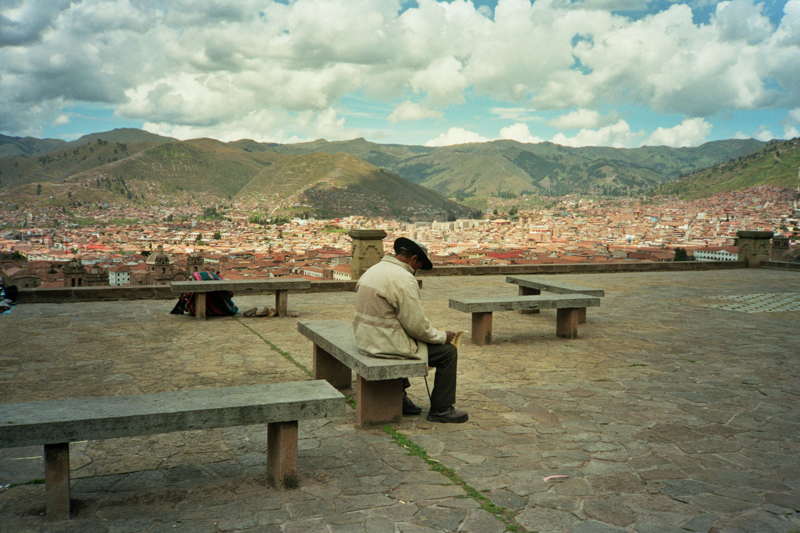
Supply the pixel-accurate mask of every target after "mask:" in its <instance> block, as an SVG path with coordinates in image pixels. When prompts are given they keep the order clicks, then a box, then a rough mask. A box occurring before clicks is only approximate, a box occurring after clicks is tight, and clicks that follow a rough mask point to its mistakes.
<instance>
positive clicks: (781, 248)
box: [769, 235, 789, 261]
mask: <svg viewBox="0 0 800 533" xmlns="http://www.w3.org/2000/svg"><path fill="white" fill-rule="evenodd" d="M788 251H789V237H786V236H785V235H775V236H774V237H773V238H772V248H771V249H770V251H769V260H770V261H783V254H785V253H786V252H788Z"/></svg>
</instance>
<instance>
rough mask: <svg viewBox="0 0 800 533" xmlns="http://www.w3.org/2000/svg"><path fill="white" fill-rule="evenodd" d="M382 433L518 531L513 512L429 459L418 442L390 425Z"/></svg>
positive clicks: (511, 529)
mask: <svg viewBox="0 0 800 533" xmlns="http://www.w3.org/2000/svg"><path fill="white" fill-rule="evenodd" d="M383 431H384V433H386V434H387V435H389V436H390V437H392V439H393V440H394V442H395V444H397V445H398V446H400V447H401V448H405V449H406V450H407V452H408V455H414V456H416V457H419V458H420V459H422V460H423V461H424V462H425V463H426V464H427V465H428V466H429V467H430V469H431V470H433V471H434V472H438V473H440V474H442V475H443V476H444V477H446V478H447V479H449V480H450V481H452V482H453V484H455V485H458V486H459V487H461V488H462V489H464V492H466V493H467V496H468V497H470V498H472V499H473V500H475V501H476V502H477V503H478V505H479V506H480V508H481V509H483V510H484V511H486V512H488V513H491V514H492V516H494V517H495V518H497V519H498V520H500V521H501V522H502V523H503V524H504V525H505V526H506V531H518V530H519V528H518V526H517V525H516V523H515V522H514V513H512V512H511V511H509V510H508V509H506V508H505V507H500V506H498V505H495V504H494V503H493V502H492V501H491V500H490V499H489V498H487V497H486V496H484V495H483V494H481V493H480V492H478V491H477V490H476V489H475V488H474V487H472V486H471V485H470V484H469V483H467V482H466V481H464V480H463V479H462V478H461V477H460V476H459V475H458V474H456V472H455V470H453V469H452V468H448V467H446V466H444V465H443V464H442V463H440V462H439V461H437V460H435V459H431V458H430V456H429V455H428V452H426V451H425V450H424V449H423V448H422V447H421V446H420V445H419V444H417V443H415V442H414V441H412V440H411V439H409V438H408V437H406V436H405V435H403V434H402V433H400V432H399V431H397V430H396V429H394V428H393V427H392V426H384V427H383Z"/></svg>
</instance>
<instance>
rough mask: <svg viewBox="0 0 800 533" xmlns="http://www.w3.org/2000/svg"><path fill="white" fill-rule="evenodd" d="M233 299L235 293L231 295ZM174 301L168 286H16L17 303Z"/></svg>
mask: <svg viewBox="0 0 800 533" xmlns="http://www.w3.org/2000/svg"><path fill="white" fill-rule="evenodd" d="M355 289H356V282H355V281H326V280H321V281H312V282H311V289H310V290H307V291H297V292H339V291H354V290H355ZM233 297H234V298H236V295H235V294H234V295H233ZM171 299H174V300H175V301H176V302H177V301H178V294H175V293H173V292H172V291H170V289H169V285H123V286H120V287H58V288H54V289H20V290H19V295H18V299H17V302H18V303H20V304H26V303H70V302H92V301H103V300H171Z"/></svg>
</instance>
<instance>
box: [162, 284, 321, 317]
mask: <svg viewBox="0 0 800 533" xmlns="http://www.w3.org/2000/svg"><path fill="white" fill-rule="evenodd" d="M169 287H170V290H171V291H172V292H174V293H178V294H183V293H184V292H191V293H192V294H195V295H196V299H195V316H196V317H197V318H200V319H203V318H205V317H206V293H207V292H213V291H233V295H234V296H237V295H239V296H244V295H247V294H248V293H250V294H262V293H265V292H275V309H276V310H277V312H278V316H286V315H287V314H288V308H289V291H299V290H309V289H310V288H311V282H310V281H308V280H306V279H252V280H250V279H236V280H225V279H221V280H209V281H173V282H171V283H170V284H169Z"/></svg>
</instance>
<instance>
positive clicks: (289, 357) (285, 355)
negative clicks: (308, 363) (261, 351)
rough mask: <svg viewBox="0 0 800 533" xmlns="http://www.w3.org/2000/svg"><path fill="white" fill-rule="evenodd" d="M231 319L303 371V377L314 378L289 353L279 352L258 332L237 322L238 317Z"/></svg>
mask: <svg viewBox="0 0 800 533" xmlns="http://www.w3.org/2000/svg"><path fill="white" fill-rule="evenodd" d="M233 318H234V320H236V321H237V322H238V323H239V324H241V325H242V326H244V327H245V328H247V329H248V330H250V332H251V333H252V334H253V335H255V336H256V337H258V338H259V339H261V340H262V341H263V342H264V344H266V345H267V346H269V347H270V348H271V349H272V351H274V352H276V353H278V354H279V355H280V356H281V357H283V358H284V359H286V360H287V361H289V362H290V363H292V364H293V365H294V366H296V367H297V368H299V369H300V370H302V371H303V373H304V374H305V375H307V376H308V377H309V378H311V377H313V376H314V374H313V372H311V370H309V369H307V368H306V367H305V366H303V364H302V363H301V362H300V361H298V360H297V359H295V358H294V357H292V354H290V353H289V352H287V351H284V350H281V349H280V348H279V347H278V346H277V345H275V344H274V343H273V342H272V341H270V340H269V339H265V338H264V337H263V336H262V335H261V334H260V333H259V332H257V331H256V330H254V329H253V328H251V327H250V326H248V325H247V324H245V323H244V322H242V321H241V320H239V318H238V317H233Z"/></svg>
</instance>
